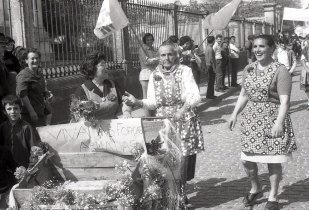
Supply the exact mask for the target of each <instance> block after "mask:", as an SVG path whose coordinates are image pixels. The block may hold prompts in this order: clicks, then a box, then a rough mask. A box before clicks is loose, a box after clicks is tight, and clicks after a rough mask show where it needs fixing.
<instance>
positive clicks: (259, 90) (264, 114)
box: [241, 62, 296, 155]
mask: <svg viewBox="0 0 309 210" xmlns="http://www.w3.org/2000/svg"><path fill="white" fill-rule="evenodd" d="M256 65H257V63H253V64H252V65H251V66H252V67H251V68H246V69H245V71H246V72H245V74H246V75H247V77H246V79H245V81H244V88H245V91H246V94H247V96H248V99H249V100H248V103H247V105H246V107H245V109H244V111H243V113H242V119H241V133H242V135H241V145H242V151H243V152H247V153H249V154H259V155H288V154H290V153H291V152H293V151H295V150H296V143H295V138H294V133H293V127H292V123H291V119H290V115H289V113H288V114H287V115H286V117H285V120H284V134H283V135H282V136H281V137H279V138H272V137H271V129H272V127H273V125H274V124H275V121H276V119H277V117H278V112H279V107H280V103H275V102H272V101H271V100H270V98H269V87H270V84H271V82H272V80H273V79H274V75H275V73H276V71H277V69H278V67H279V66H281V65H282V64H280V63H278V62H274V63H272V64H271V65H269V66H268V67H267V69H266V70H264V71H261V72H258V73H257V72H256Z"/></svg>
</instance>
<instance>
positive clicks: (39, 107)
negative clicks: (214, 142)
mask: <svg viewBox="0 0 309 210" xmlns="http://www.w3.org/2000/svg"><path fill="white" fill-rule="evenodd" d="M308 39H309V36H306V38H305V41H304V42H300V41H301V39H296V38H295V37H294V39H288V38H287V37H283V36H278V38H274V37H273V36H271V35H258V36H253V35H250V36H249V37H248V44H247V45H246V51H247V59H248V65H247V66H246V67H245V68H244V70H243V78H242V82H241V84H237V71H238V70H239V58H240V49H239V48H238V47H237V45H236V37H235V36H231V37H223V36H222V35H220V34H218V35H216V36H215V37H214V36H208V37H207V47H206V50H205V52H204V54H205V62H204V63H203V62H202V59H201V57H200V53H199V52H200V51H199V46H197V45H195V44H194V41H193V40H192V38H191V37H189V36H183V37H181V38H180V39H178V37H176V36H170V37H169V38H168V39H167V40H166V41H164V42H163V43H162V44H160V46H159V48H158V50H156V49H155V48H154V46H153V44H154V36H153V35H152V34H150V33H146V34H145V35H144V37H143V39H142V42H143V44H142V46H141V48H140V50H139V60H140V64H141V71H140V75H139V80H140V84H141V87H142V93H143V98H142V99H137V98H136V97H134V96H133V95H132V94H130V93H128V92H126V91H125V90H123V89H122V88H121V87H120V86H119V85H118V84H117V82H115V81H113V80H112V79H110V78H109V74H108V69H107V63H106V62H107V61H106V58H105V55H104V54H103V53H101V52H93V53H90V54H88V55H87V57H86V58H85V60H84V62H83V63H82V65H81V68H80V70H81V74H83V75H85V78H86V81H85V82H84V83H83V84H81V86H80V87H78V88H77V90H76V92H75V93H74V97H76V98H79V99H81V100H86V101H94V102H95V103H96V104H98V105H99V106H98V109H97V110H96V111H95V117H96V118H97V119H99V120H102V119H114V118H117V116H118V115H119V113H123V116H125V117H127V118H129V117H131V110H132V108H143V109H144V110H147V112H145V116H147V117H149V116H152V117H159V118H169V119H172V120H173V121H174V122H175V126H176V131H177V133H178V134H179V136H180V141H181V142H180V145H181V146H180V150H181V152H182V155H183V161H182V162H183V163H182V164H183V169H184V170H183V174H182V177H183V178H182V179H183V180H182V182H183V186H185V184H186V182H187V181H189V180H192V179H193V178H194V173H195V165H196V155H197V154H198V153H200V152H202V151H203V150H204V136H203V133H202V128H201V122H200V119H199V114H198V112H197V109H196V107H197V105H198V104H199V103H200V101H201V95H200V91H199V86H198V84H199V83H200V78H201V72H202V71H205V73H207V74H208V82H207V83H208V84H207V86H208V87H207V93H206V98H208V99H215V98H216V95H215V91H216V92H225V91H226V90H227V89H228V88H229V87H228V86H229V85H228V84H226V83H225V78H226V72H227V69H229V70H230V73H231V86H232V87H238V86H240V85H241V92H240V95H239V97H238V101H237V103H236V105H235V109H234V111H233V114H232V115H231V118H230V120H229V128H230V129H231V130H233V128H234V126H235V124H236V122H237V116H238V115H239V114H240V113H241V112H242V117H241V121H240V126H241V141H240V143H241V159H242V162H243V166H244V168H245V171H246V172H247V174H248V177H249V179H250V181H251V185H252V187H251V190H250V192H249V193H248V194H247V196H246V197H245V198H244V200H243V202H244V204H245V205H246V206H251V205H253V204H254V202H255V200H256V198H257V197H258V196H259V195H260V193H261V192H262V187H261V184H260V182H259V180H258V168H257V163H266V164H268V169H269V174H270V185H271V190H270V194H269V197H268V202H267V205H266V209H278V208H279V207H278V187H279V182H280V180H281V176H282V167H281V164H282V163H284V162H287V161H289V160H291V156H292V152H294V151H295V150H296V149H297V147H296V143H295V138H294V133H293V127H292V123H291V119H290V116H289V107H290V95H291V88H292V79H291V76H292V75H293V74H294V73H295V68H296V64H297V58H299V59H301V61H302V64H303V67H304V72H305V75H308V72H309V64H308V62H309V43H308ZM295 43H296V44H297V43H300V46H303V47H302V49H301V50H299V49H298V48H297V47H295V46H294V45H296V44H295ZM293 46H294V47H293ZM21 51H23V52H24V53H23V56H20V55H18V53H16V48H15V46H14V40H13V39H11V38H10V37H5V36H4V35H2V34H1V35H0V56H1V59H0V82H1V83H0V84H1V85H0V99H1V102H2V103H1V109H2V110H3V112H1V113H2V114H4V115H1V125H0V139H1V140H0V151H1V153H0V156H1V158H0V172H1V174H5V175H4V176H2V175H1V180H0V193H4V192H6V191H7V190H8V189H9V188H10V187H11V186H12V183H14V178H12V172H14V168H16V166H20V165H22V166H24V167H28V165H29V155H30V149H31V147H32V146H35V145H38V143H39V142H40V141H41V140H40V137H39V135H38V133H37V131H36V129H35V128H36V127H39V126H45V125H48V124H50V123H51V117H52V112H53V110H52V107H51V104H50V100H51V98H52V97H53V95H52V93H51V92H50V91H48V90H47V87H46V81H45V79H44V76H43V74H42V72H41V70H40V56H41V55H40V52H39V51H38V50H36V49H28V50H25V49H22V50H21ZM305 80H306V79H305ZM307 80H309V78H307ZM304 90H305V92H306V94H307V96H308V107H309V82H308V84H304ZM308 109H309V108H308ZM8 171H10V172H11V173H8ZM185 202H186V203H188V199H187V198H186V197H185Z"/></svg>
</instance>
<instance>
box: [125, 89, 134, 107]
mask: <svg viewBox="0 0 309 210" xmlns="http://www.w3.org/2000/svg"><path fill="white" fill-rule="evenodd" d="M122 101H123V102H124V103H125V104H126V105H128V106H131V107H133V106H136V105H137V104H138V100H137V99H136V98H135V97H134V96H133V95H132V94H130V93H128V92H127V91H126V92H125V93H124V95H123V96H122Z"/></svg>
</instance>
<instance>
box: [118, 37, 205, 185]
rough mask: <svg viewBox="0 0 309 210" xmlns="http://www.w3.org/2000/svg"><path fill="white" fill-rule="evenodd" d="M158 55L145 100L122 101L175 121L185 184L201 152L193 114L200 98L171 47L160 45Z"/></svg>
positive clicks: (198, 126) (199, 132) (200, 137)
mask: <svg viewBox="0 0 309 210" xmlns="http://www.w3.org/2000/svg"><path fill="white" fill-rule="evenodd" d="M159 56H160V65H159V66H158V67H157V68H156V69H155V70H154V71H153V72H152V74H151V75H150V78H149V84H148V93H147V99H143V100H138V99H136V98H135V97H134V96H133V95H131V94H129V93H126V96H125V97H124V99H123V100H124V101H125V103H126V104H127V105H129V106H139V107H143V108H145V109H148V110H156V116H158V117H166V118H173V119H174V120H175V123H176V129H177V132H178V133H179V134H180V137H181V150H182V153H183V156H184V161H183V162H184V172H183V181H184V183H185V181H188V180H191V179H193V178H194V173H195V165H196V154H197V153H199V152H201V151H203V150H204V140H203V134H202V130H201V123H200V120H199V117H198V115H197V112H196V106H197V104H198V103H199V102H200V100H201V97H200V93H199V90H198V86H197V84H196V82H195V80H194V77H193V74H192V70H191V69H190V68H189V67H187V66H185V65H181V64H179V60H178V56H177V51H176V49H175V45H174V44H172V43H169V42H165V43H163V44H162V45H161V46H160V48H159Z"/></svg>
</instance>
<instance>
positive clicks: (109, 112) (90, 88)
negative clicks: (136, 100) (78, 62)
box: [74, 52, 130, 120]
mask: <svg viewBox="0 0 309 210" xmlns="http://www.w3.org/2000/svg"><path fill="white" fill-rule="evenodd" d="M80 71H81V73H82V74H83V75H85V77H86V78H87V80H86V81H85V82H84V83H83V84H82V85H81V86H80V87H79V88H78V89H77V90H76V92H75V94H74V97H76V98H78V99H79V100H86V101H93V102H94V103H96V104H97V105H98V108H97V109H96V110H95V111H94V113H93V114H94V117H95V119H98V120H102V119H113V118H116V115H117V113H118V111H119V109H120V107H121V96H122V93H121V89H120V87H119V85H118V84H117V83H115V82H114V81H113V80H111V79H110V78H109V74H108V70H107V65H106V58H105V55H104V54H102V53H100V52H93V53H91V54H89V55H87V57H86V59H85V61H84V62H83V64H82V66H81V70H80ZM122 111H123V114H124V115H125V116H130V113H129V112H130V109H129V108H128V106H126V105H124V106H123V108H122Z"/></svg>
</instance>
